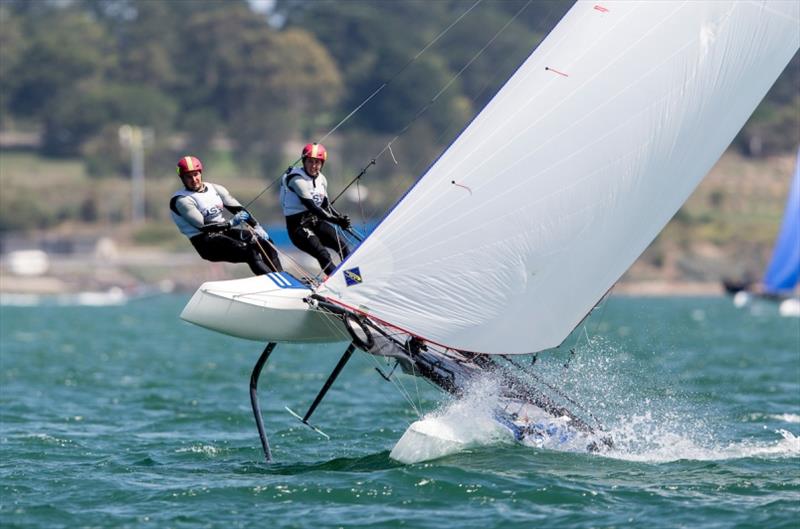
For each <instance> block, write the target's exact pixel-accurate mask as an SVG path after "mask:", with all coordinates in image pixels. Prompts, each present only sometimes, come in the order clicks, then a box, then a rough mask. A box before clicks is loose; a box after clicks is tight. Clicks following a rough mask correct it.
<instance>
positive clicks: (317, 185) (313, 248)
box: [281, 143, 350, 275]
mask: <svg viewBox="0 0 800 529" xmlns="http://www.w3.org/2000/svg"><path fill="white" fill-rule="evenodd" d="M327 157H328V153H327V151H326V150H325V147H323V146H322V145H320V144H317V143H309V144H308V145H306V146H305V147H304V148H303V154H302V159H303V166H302V167H292V168H290V169H289V170H288V171H287V172H286V174H284V175H283V178H282V181H281V205H282V207H283V214H284V215H285V216H286V228H287V230H288V232H289V238H290V239H291V241H292V243H293V244H294V245H295V246H297V247H298V248H299V249H300V250H303V251H304V252H306V253H307V254H310V255H311V256H312V257H314V258H315V259H316V260H317V262H318V263H319V266H320V267H321V268H322V271H323V272H325V274H328V275H330V274H331V273H332V272H333V270H334V269H335V268H336V267H335V265H334V264H333V261H332V260H331V255H330V253H329V252H328V250H327V249H326V247H327V248H332V249H333V250H335V251H336V253H338V254H339V257H340V258H341V259H344V258H345V257H347V255H348V254H349V253H350V249H349V248H348V247H347V244H346V243H345V242H344V240H342V238H341V237H339V235H338V234H337V233H336V229H335V228H334V227H333V226H331V224H335V225H337V226H339V227H341V228H343V229H348V228H350V218H349V217H348V216H347V215H342V214H340V213H339V212H337V211H336V210H335V209H333V206H331V204H330V203H329V202H328V181H327V180H326V178H325V175H323V174H322V172H321V170H322V166H323V164H324V163H325V160H326V159H327ZM329 223H330V224H329Z"/></svg>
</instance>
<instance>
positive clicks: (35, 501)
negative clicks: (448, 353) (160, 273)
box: [0, 296, 800, 529]
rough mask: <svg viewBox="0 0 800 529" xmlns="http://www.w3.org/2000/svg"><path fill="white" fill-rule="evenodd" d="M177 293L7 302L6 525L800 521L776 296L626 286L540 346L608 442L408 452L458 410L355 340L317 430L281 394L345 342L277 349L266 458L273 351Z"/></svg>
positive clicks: (795, 388)
mask: <svg viewBox="0 0 800 529" xmlns="http://www.w3.org/2000/svg"><path fill="white" fill-rule="evenodd" d="M185 301H186V297H182V296H172V297H162V298H154V299H150V300H142V301H137V302H132V303H130V304H128V305H126V306H122V307H113V308H92V307H83V308H79V307H76V308H67V307H18V308H16V307H8V306H6V307H2V308H0V331H2V334H1V335H0V340H1V341H0V360H1V365H0V384H1V386H0V388H1V389H0V391H1V392H2V393H1V398H0V413H1V415H0V421H2V423H1V424H0V450H1V451H2V452H0V526H2V527H41V528H58V527H70V528H73V527H102V528H116V527H158V528H165V527H187V528H188V527H191V528H194V527H224V528H233V527H308V528H311V527H375V528H381V527H430V528H442V527H459V528H460V527H464V528H480V529H486V528H490V527H502V528H515V527H520V528H532V527H545V528H548V527H576V528H590V527H591V528H593V527H664V528H673V527H692V528H694V527H703V528H715V527H753V528H767V527H768V528H780V527H787V528H788V527H792V528H797V527H798V526H799V525H800V524H799V523H798V521H797V520H798V519H800V457H799V456H800V320H798V319H796V318H795V319H788V318H781V317H779V316H778V315H777V312H776V311H775V310H774V308H773V307H770V306H763V307H760V308H758V309H757V310H756V311H742V310H737V309H735V308H733V307H732V305H731V304H730V301H729V300H726V299H722V298H718V299H628V298H612V299H610V300H609V301H608V302H607V303H606V305H605V307H604V308H602V309H600V310H598V311H596V313H595V315H594V316H593V317H592V318H591V320H590V321H589V323H588V324H587V327H586V332H585V333H580V334H578V335H576V336H574V337H571V338H570V340H569V341H568V342H567V343H566V344H565V345H566V346H565V347H564V349H565V350H564V351H558V352H555V353H553V354H550V355H541V356H540V358H539V361H538V363H537V366H538V369H539V370H540V373H541V374H542V375H543V376H547V377H548V379H549V380H552V381H554V382H558V383H559V384H561V385H564V386H565V387H568V388H569V389H570V391H572V392H573V393H574V394H575V395H577V396H579V397H580V400H581V401H582V402H584V403H585V404H586V406H587V408H588V409H590V410H591V411H592V413H593V414H595V415H596V416H597V417H598V419H599V420H601V421H602V422H603V423H604V424H605V426H606V428H608V429H609V430H610V432H611V434H612V436H613V437H614V440H615V442H616V447H615V449H614V450H613V451H611V452H610V453H607V454H605V455H602V456H600V455H590V454H586V453H571V452H562V451H554V450H545V449H536V448H530V447H524V446H520V445H515V444H512V443H509V442H498V441H493V442H490V441H488V440H487V442H486V443H485V444H478V445H477V446H475V447H473V448H471V449H469V450H468V451H466V452H462V453H459V454H456V455H452V456H449V457H446V458H444V459H440V460H436V461H431V462H427V463H423V464H417V465H400V464H398V463H395V462H393V461H392V460H391V459H389V457H388V455H389V451H390V450H391V448H392V447H393V446H394V443H395V442H396V441H397V440H398V439H399V438H400V436H401V435H402V434H403V432H404V431H405V428H406V427H407V426H408V425H409V424H410V423H411V422H413V421H414V420H416V419H417V418H418V415H417V412H416V411H415V407H417V408H418V409H419V412H420V413H423V414H424V413H429V412H432V411H434V410H436V409H437V408H441V409H440V411H441V412H443V413H448V411H447V410H448V409H449V408H448V407H449V406H450V407H455V405H451V404H449V403H446V402H443V401H442V400H441V397H440V395H439V393H438V392H437V391H435V390H433V389H432V388H430V387H428V386H427V385H425V384H424V383H422V384H415V383H414V380H413V379H410V378H408V377H401V381H402V386H403V388H404V389H405V391H406V392H407V395H408V398H409V399H410V401H411V402H413V406H412V405H411V404H410V403H409V402H407V400H406V399H405V398H404V397H403V396H402V395H401V393H400V392H399V391H398V390H397V389H396V388H395V386H394V385H392V384H389V383H387V382H385V381H384V380H383V379H382V378H380V377H379V376H378V374H377V373H376V372H375V370H374V367H375V366H376V363H375V360H374V359H372V358H371V357H367V356H365V355H363V354H360V353H359V354H358V355H356V356H354V358H353V360H351V363H350V364H349V365H348V366H347V369H346V370H345V371H344V373H343V374H342V376H341V377H340V379H339V380H338V381H337V382H336V384H335V385H334V387H333V389H332V390H331V392H330V393H329V395H328V397H327V398H326V400H325V401H324V402H323V403H322V405H321V406H320V408H319V409H318V411H317V412H316V414H315V416H314V421H315V422H316V423H317V424H318V425H319V426H320V427H321V428H322V429H323V430H325V431H326V432H327V433H328V434H330V436H331V439H330V440H325V439H324V438H322V437H320V436H319V435H317V434H315V433H314V432H313V431H311V430H309V429H308V428H306V427H303V426H302V425H299V423H298V422H297V420H296V419H294V418H292V417H291V416H290V415H289V414H288V413H287V412H286V411H285V410H284V406H286V405H288V406H290V407H292V408H293V409H295V410H297V411H300V412H301V413H302V412H303V411H304V410H305V409H306V407H307V406H308V405H309V404H310V402H311V400H312V399H313V397H314V395H315V393H316V391H317V390H318V389H319V387H320V386H321V385H322V383H323V382H324V379H325V377H326V376H327V373H328V372H329V371H330V370H331V369H332V367H333V366H334V365H335V363H336V361H337V360H338V357H339V355H340V353H341V351H342V350H343V349H344V344H340V345H335V346H324V347H323V346H313V347H300V346H292V347H290V346H279V347H278V349H276V351H275V353H273V356H272V358H271V359H270V363H269V364H268V366H267V368H266V369H265V372H264V375H263V376H262V381H261V385H260V392H259V394H260V396H261V404H262V409H263V411H264V416H265V419H266V423H267V430H268V432H269V434H270V441H271V443H272V448H273V453H274V456H275V458H276V460H277V463H275V464H273V465H270V466H267V465H266V464H264V463H263V462H262V453H261V448H260V445H259V442H258V437H257V434H256V431H255V427H254V424H253V418H252V415H251V411H250V403H249V397H248V380H249V376H250V370H251V368H252V365H253V363H254V362H255V360H256V358H257V357H258V354H259V353H260V350H261V346H260V345H259V344H257V343H254V342H246V341H242V340H237V339H234V338H230V337H225V336H221V335H216V334H214V333H211V332H209V331H205V330H202V329H199V328H196V327H193V326H190V325H188V324H186V323H183V322H181V321H180V320H179V319H178V314H179V312H180V310H181V308H182V306H183V304H184V302H185ZM589 338H591V339H589ZM573 346H574V347H575V354H574V355H573V356H572V357H571V358H570V356H571V355H570V354H569V353H568V349H569V348H570V347H573ZM567 361H568V362H569V367H568V368H566V369H565V368H564V367H562V366H563V364H564V363H566V362H567ZM478 407H479V406H476V412H475V413H479V411H477V408H478ZM461 408H462V409H461V412H462V413H463V406H462V407H461ZM465 422H468V421H466V420H465ZM465 427H468V424H465Z"/></svg>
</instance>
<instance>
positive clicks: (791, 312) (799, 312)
mask: <svg viewBox="0 0 800 529" xmlns="http://www.w3.org/2000/svg"><path fill="white" fill-rule="evenodd" d="M778 312H779V313H780V315H781V316H784V317H787V318H798V317H800V298H789V299H784V300H783V301H781V304H780V305H779V306H778Z"/></svg>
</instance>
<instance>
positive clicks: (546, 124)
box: [320, 0, 800, 354]
mask: <svg viewBox="0 0 800 529" xmlns="http://www.w3.org/2000/svg"><path fill="white" fill-rule="evenodd" d="M764 5H766V6H767V7H768V8H769V9H764V8H763V6H761V7H759V6H758V5H755V4H749V3H742V2H727V1H725V2H723V1H709V2H703V1H692V2H678V1H663V2H627V1H608V2H604V3H603V7H604V8H605V9H606V11H605V12H604V11H599V10H596V9H594V8H593V6H594V4H592V3H591V2H578V3H577V4H576V5H575V6H574V7H573V8H572V9H571V10H570V11H569V12H568V13H567V15H566V16H565V17H564V18H563V19H562V21H561V22H560V23H559V24H558V26H557V27H556V28H555V29H554V30H553V32H551V34H550V35H549V36H548V37H547V38H546V39H545V40H544V41H543V42H542V43H541V45H540V46H539V48H538V50H536V51H534V52H533V53H532V55H531V56H530V57H529V58H528V60H526V62H525V63H524V64H523V65H522V66H521V67H520V68H519V69H518V70H517V72H516V73H515V74H514V76H512V78H511V79H510V80H509V81H508V82H507V83H506V85H505V86H504V87H503V88H502V89H501V90H500V92H498V94H497V95H496V96H495V97H494V98H493V99H492V101H491V102H490V103H489V105H487V107H486V108H485V109H484V110H483V111H482V112H481V113H480V114H479V115H478V116H477V117H476V118H475V119H474V120H473V122H472V123H470V125H469V126H468V127H467V128H466V129H465V130H464V131H463V132H462V134H461V135H460V136H459V137H458V138H457V139H456V141H455V142H454V143H453V144H452V145H451V146H450V148H449V149H447V150H446V151H445V152H444V153H443V154H442V156H441V157H440V158H439V159H438V160H437V161H436V162H435V163H434V164H433V165H432V166H431V167H430V168H429V169H428V171H427V172H426V174H425V175H423V177H422V178H421V179H420V180H419V181H418V182H417V184H415V186H414V187H413V188H412V189H411V190H410V191H409V192H408V193H407V194H406V195H405V197H404V198H403V199H402V201H401V202H400V203H399V204H397V205H396V206H395V208H394V209H393V210H392V211H391V212H390V214H389V215H388V216H387V218H386V219H384V220H383V221H382V222H381V224H379V226H378V227H377V228H376V229H375V230H374V232H373V233H372V234H371V235H370V236H369V237H368V238H367V239H366V240H365V241H364V243H363V244H362V245H361V246H359V247H358V248H357V249H356V250H355V251H354V252H353V253H352V254H351V256H350V257H349V258H348V259H347V260H346V261H345V263H343V265H342V266H341V267H340V269H339V271H337V272H336V273H335V274H333V275H332V276H331V277H330V278H329V279H328V280H327V281H326V282H325V284H324V285H323V286H322V287H321V289H320V293H321V294H323V295H325V296H328V297H330V298H331V299H334V300H338V301H339V302H341V303H342V304H345V305H347V306H352V307H359V308H360V310H363V311H364V312H365V313H367V314H370V315H372V316H374V317H376V318H379V319H380V320H382V321H385V322H388V323H390V324H393V325H396V326H397V327H399V328H403V329H407V330H409V331H410V332H411V333H412V334H415V335H417V336H420V337H423V338H426V339H429V340H431V341H434V342H436V343H439V344H443V345H446V346H448V347H452V348H456V349H462V350H468V351H474V352H486V353H498V354H513V353H528V352H533V351H538V350H542V349H547V348H549V347H554V346H556V345H558V344H560V343H561V342H562V341H563V340H564V338H565V337H566V336H567V335H568V334H569V332H570V331H571V330H572V329H573V328H574V327H575V326H576V325H577V324H578V323H579V322H580V321H581V320H582V319H583V318H584V316H585V315H586V314H587V313H588V312H589V311H590V310H591V308H592V307H593V306H594V304H595V303H596V302H597V301H598V300H599V299H600V298H601V297H602V296H603V295H604V294H605V293H606V292H607V291H608V289H609V288H610V287H611V286H612V285H613V284H614V282H616V281H617V280H618V279H619V277H620V276H621V275H622V274H623V273H624V272H625V270H626V269H627V268H628V267H629V266H630V265H631V264H632V263H633V261H634V260H635V259H636V258H637V257H638V256H639V255H640V254H641V252H642V251H644V249H645V248H646V247H647V245H648V244H649V243H650V242H651V241H652V239H653V238H654V237H655V236H656V235H657V234H658V232H659V231H660V230H661V228H662V227H663V226H664V225H665V224H666V223H667V222H668V221H669V219H670V218H671V217H672V216H673V215H674V214H675V212H676V211H677V209H678V208H679V207H680V206H681V205H682V204H683V202H684V201H685V199H686V198H687V197H688V195H689V194H690V193H691V191H692V190H693V189H694V188H695V187H696V185H697V184H698V183H699V181H700V180H701V178H702V177H703V176H704V175H705V173H706V172H707V171H708V170H709V169H710V168H711V167H712V166H713V164H714V163H715V162H716V160H717V159H718V158H719V156H720V155H721V153H722V152H723V150H724V149H725V148H726V147H727V145H728V144H729V143H730V141H731V140H732V139H733V137H734V136H735V134H736V133H737V132H738V130H739V129H740V128H741V126H742V125H743V124H744V122H745V120H746V119H747V117H748V116H749V115H750V113H752V111H753V110H754V109H755V107H756V105H757V104H758V103H759V102H760V100H761V99H762V98H763V96H764V94H765V93H766V91H767V90H768V89H769V87H770V86H771V85H772V83H773V82H774V80H775V79H776V78H777V76H778V75H779V74H780V72H781V71H782V70H783V68H784V67H785V65H786V64H787V63H788V61H789V59H790V58H791V57H792V55H793V54H794V53H795V52H796V50H797V49H798V46H800V32H798V31H797V29H798V24H800V4H798V3H796V2H781V1H780V0H772V1H767V2H766V3H765V4H764ZM546 68H548V69H546ZM549 68H552V69H553V70H558V71H559V72H562V73H563V74H565V75H558V74H556V73H555V72H554V71H551V70H549ZM351 268H358V269H359V272H360V273H359V276H360V277H362V278H363V280H362V281H361V282H360V283H357V284H350V283H348V282H347V281H346V279H345V278H344V275H343V271H345V270H348V269H351Z"/></svg>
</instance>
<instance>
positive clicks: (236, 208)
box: [214, 184, 258, 228]
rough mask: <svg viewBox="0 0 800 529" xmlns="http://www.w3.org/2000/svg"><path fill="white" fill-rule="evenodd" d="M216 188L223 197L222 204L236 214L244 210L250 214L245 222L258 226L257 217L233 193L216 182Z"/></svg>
mask: <svg viewBox="0 0 800 529" xmlns="http://www.w3.org/2000/svg"><path fill="white" fill-rule="evenodd" d="M214 189H216V190H217V194H218V195H219V196H220V198H221V199H222V205H223V206H225V209H227V210H228V211H230V212H231V213H233V214H234V215H235V214H236V213H239V212H240V211H244V212H245V213H247V215H248V219H247V220H246V221H245V222H247V224H249V225H250V226H252V227H254V228H255V227H256V226H258V221H257V220H256V218H255V217H254V216H253V215H252V214H251V213H250V212H249V211H247V209H245V207H244V206H242V205H241V204H240V203H239V201H238V200H236V199H235V198H234V197H233V195H231V193H230V191H228V189H227V188H225V187H224V186H221V185H219V184H214Z"/></svg>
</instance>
